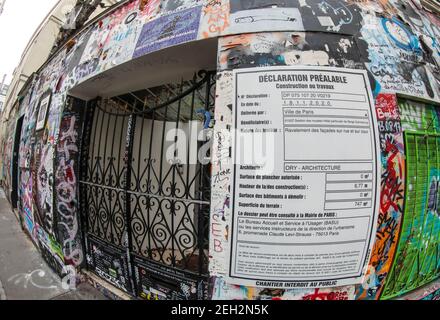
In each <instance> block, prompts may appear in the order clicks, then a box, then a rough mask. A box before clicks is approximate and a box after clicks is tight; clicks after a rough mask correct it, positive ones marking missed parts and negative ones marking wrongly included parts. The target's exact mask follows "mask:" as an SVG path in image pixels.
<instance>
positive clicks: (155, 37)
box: [133, 6, 202, 58]
mask: <svg viewBox="0 0 440 320" xmlns="http://www.w3.org/2000/svg"><path fill="white" fill-rule="evenodd" d="M201 12H202V6H197V7H194V8H190V9H187V10H182V11H178V12H176V13H173V14H170V15H166V16H162V17H160V18H157V19H155V20H153V21H151V22H149V23H147V24H145V25H144V27H143V29H142V31H141V35H140V37H139V40H138V42H137V44H136V49H135V51H134V54H133V58H137V57H140V56H143V55H145V54H147V53H150V52H154V51H158V50H160V49H163V48H166V47H171V46H175V45H178V44H181V43H185V42H189V41H192V40H196V39H197V34H198V31H199V23H200V17H201Z"/></svg>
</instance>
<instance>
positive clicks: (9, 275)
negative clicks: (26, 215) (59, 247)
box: [0, 189, 107, 300]
mask: <svg viewBox="0 0 440 320" xmlns="http://www.w3.org/2000/svg"><path fill="white" fill-rule="evenodd" d="M0 300H107V299H106V298H105V296H104V295H103V294H101V292H99V291H98V290H96V289H95V288H94V287H93V286H91V285H90V284H88V283H83V284H80V285H78V286H77V288H76V289H74V290H72V289H65V288H63V286H62V282H61V279H60V278H59V277H58V275H57V274H55V273H54V272H53V271H52V269H50V268H49V266H48V265H47V264H46V262H45V261H44V260H43V258H42V256H41V255H40V253H39V252H38V250H37V249H36V247H35V246H34V244H33V243H32V241H31V240H30V239H29V237H28V236H27V235H26V234H25V233H24V232H23V230H22V229H21V227H20V224H19V222H18V220H17V217H16V215H15V214H14V213H13V212H12V209H11V207H10V205H9V203H8V201H7V200H6V198H5V195H4V193H3V191H2V190H1V189H0Z"/></svg>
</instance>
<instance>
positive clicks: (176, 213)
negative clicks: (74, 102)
mask: <svg viewBox="0 0 440 320" xmlns="http://www.w3.org/2000/svg"><path fill="white" fill-rule="evenodd" d="M198 77H199V78H200V77H202V80H200V81H197V79H198ZM188 84H189V85H190V87H189V88H188V89H186V90H184V87H185V85H186V86H187V85H188ZM162 88H166V90H167V92H168V97H169V98H168V100H167V102H165V103H158V100H159V95H155V100H156V104H157V106H156V107H149V106H148V105H147V102H148V99H147V96H146V97H145V102H144V103H143V104H142V105H141V107H139V105H140V103H139V102H140V101H142V100H140V99H139V98H136V99H135V100H134V103H133V104H132V105H130V104H129V103H128V102H126V107H125V110H123V112H117V111H115V106H111V105H110V104H108V103H106V108H103V104H104V102H103V101H98V102H96V103H94V104H91V105H90V106H89V107H88V113H89V114H90V115H91V116H90V117H89V118H88V119H87V122H88V123H86V124H85V126H84V139H85V140H87V142H89V143H83V146H82V157H81V158H82V165H81V169H82V170H81V171H82V172H81V179H80V185H81V186H80V197H81V211H82V216H83V221H84V222H85V228H86V230H87V233H88V234H91V235H94V236H95V237H98V238H99V239H101V240H103V241H105V242H106V243H110V244H113V245H116V246H117V247H119V248H121V250H123V249H125V250H126V252H127V257H128V261H129V264H130V265H131V266H130V267H129V276H130V280H129V281H130V282H131V283H130V285H131V287H132V288H136V285H134V283H133V280H134V274H135V272H134V269H133V262H132V261H133V258H134V257H137V259H141V260H142V259H143V260H145V259H146V261H153V262H155V263H160V264H162V265H165V266H169V267H172V268H175V269H180V270H183V271H185V272H190V273H194V274H195V275H198V276H200V277H202V278H203V280H204V281H205V282H206V280H207V276H208V268H207V265H208V247H209V246H208V232H209V209H210V165H208V164H204V163H198V164H197V165H195V166H194V168H192V166H193V165H192V164H191V163H190V155H191V152H192V151H191V140H193V139H196V141H197V137H192V136H190V137H189V138H188V139H187V141H186V147H187V152H186V161H187V164H186V169H184V168H183V165H181V164H180V163H179V162H178V161H176V158H177V156H178V150H177V145H176V144H177V142H178V139H179V137H178V135H177V132H178V130H179V127H180V125H181V123H184V119H185V114H184V112H183V110H185V108H186V109H190V111H189V110H186V111H189V117H188V116H187V121H189V122H188V123H189V124H191V123H192V122H193V121H194V115H195V112H196V104H197V103H199V104H201V105H203V110H205V111H212V110H211V109H213V107H214V103H215V98H214V97H215V94H213V93H212V89H213V88H215V72H205V71H201V72H199V73H198V74H197V75H194V78H193V81H192V82H189V83H185V82H183V81H182V82H181V83H180V85H179V88H178V91H179V92H178V95H177V96H174V97H170V95H171V93H174V94H175V92H176V91H177V90H173V89H172V88H170V87H169V86H163V87H162ZM203 89H204V90H203ZM200 90H203V93H201V92H200ZM147 92H148V94H149V95H150V96H151V95H152V94H153V92H152V91H151V90H148V91H147ZM132 95H133V94H132ZM136 97H137V96H136ZM188 97H189V101H190V102H189V101H187V98H188ZM118 100H120V101H121V100H122V101H124V102H125V100H123V99H121V98H118ZM175 104H177V106H175V107H176V108H173V105H175ZM109 109H110V110H109ZM130 109H131V110H130ZM119 110H121V109H119ZM127 111H130V112H127ZM160 111H162V112H160ZM173 113H174V114H173ZM187 113H188V112H187ZM173 116H175V117H173ZM105 118H107V121H106V122H107V128H106V129H105V126H104V122H105ZM174 118H175V119H174ZM120 119H122V124H119V122H120ZM127 119H128V120H127ZM169 121H175V129H174V130H175V131H176V134H175V136H174V146H175V150H174V159H173V160H172V161H171V163H170V164H169V168H167V167H166V166H165V162H164V151H165V135H166V133H167V131H171V130H167V123H169ZM149 122H150V123H151V129H150V132H149V137H148V138H149V140H150V141H149V142H148V150H147V151H148V152H147V153H148V155H147V157H145V158H143V156H145V145H144V144H145V141H144V133H147V131H146V130H148V128H147V129H146V128H145V127H146V124H147V125H148V123H149ZM111 124H113V126H114V127H113V129H112V131H113V132H111V131H110V130H111V129H110V125H111ZM156 124H158V125H159V127H160V125H161V124H162V132H161V134H160V133H159V132H156V131H157V128H156V130H155V125H156ZM118 126H121V130H120V134H119V133H118V136H119V137H117V132H116V131H117V128H118ZM98 129H99V130H98ZM98 131H99V133H98ZM124 134H126V139H125V145H124V147H123V146H122V144H123V143H122V142H123V137H124ZM190 134H191V132H190ZM103 135H105V136H103ZM109 135H111V136H109ZM98 137H99V138H98ZM109 138H110V139H111V141H112V142H111V147H109V146H108V143H109V141H108V139H109ZM118 138H119V145H118V143H117V140H115V139H118ZM137 138H138V139H139V141H138V144H136V141H135V140H136V139H137ZM158 138H159V139H160V140H158ZM97 139H98V140H97ZM103 139H105V142H104V146H103V149H104V150H102V142H103ZM155 141H156V142H157V141H160V160H159V161H160V162H159V168H157V167H158V164H157V162H158V161H157V157H158V154H157V152H153V149H154V146H153V145H154V142H155ZM89 144H90V146H89ZM115 144H116V145H115ZM197 144H198V145H197V150H196V151H197V152H198V151H199V149H200V147H201V145H202V144H203V141H202V142H197ZM122 148H124V161H121V155H122V154H121V152H122ZM115 149H116V150H118V151H119V153H118V156H119V159H117V158H116V157H115V151H116V150H115ZM102 151H103V152H104V153H103V154H102ZM108 151H110V156H108ZM142 158H143V159H142ZM115 161H118V164H117V166H116V165H115ZM121 166H122V168H121ZM142 166H144V168H142ZM116 167H117V168H116ZM181 171H182V172H181ZM185 171H186V174H185ZM145 176H146V181H145V180H144V179H145ZM107 200H108V201H107ZM122 211H125V212H122ZM111 220H114V221H113V222H112V221H111ZM124 220H125V221H124Z"/></svg>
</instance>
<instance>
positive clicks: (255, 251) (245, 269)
mask: <svg viewBox="0 0 440 320" xmlns="http://www.w3.org/2000/svg"><path fill="white" fill-rule="evenodd" d="M234 85H235V89H234V90H235V94H234V97H235V98H236V100H235V101H234V106H233V124H234V125H233V128H234V129H235V133H234V135H233V136H234V137H233V139H232V141H233V147H232V159H233V161H234V172H233V174H232V176H233V181H232V201H231V206H232V229H231V241H230V251H229V260H230V261H229V264H228V265H229V272H228V282H230V283H232V284H239V285H246V286H253V287H265V288H284V289H286V288H325V287H335V286H345V285H352V284H358V283H361V282H362V280H363V277H364V274H365V271H366V268H367V266H368V262H369V259H370V255H371V250H372V247H373V243H374V239H375V236H376V221H377V216H378V212H379V195H380V170H381V161H380V141H379V135H378V126H377V121H376V116H375V113H376V111H375V105H374V101H373V98H372V94H371V89H370V86H369V80H368V74H367V72H366V71H364V70H349V69H341V68H325V67H320V68H316V67H277V68H253V69H246V70H235V71H234ZM239 150H240V151H239Z"/></svg>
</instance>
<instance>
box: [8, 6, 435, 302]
mask: <svg viewBox="0 0 440 320" xmlns="http://www.w3.org/2000/svg"><path fill="white" fill-rule="evenodd" d="M422 10H423V9H421V8H420V7H418V4H417V1H401V0H381V1H356V0H347V1H343V0H322V1H312V0H288V1H268V0H231V1H229V0H215V1H212V0H179V1H177V0H163V1H160V0H155V1H148V2H147V3H145V1H141V0H133V1H127V3H125V4H123V5H122V6H119V7H118V8H117V9H116V10H114V11H112V12H110V13H109V14H108V15H106V16H105V17H102V18H101V19H100V20H99V21H98V22H97V23H96V24H94V25H91V26H88V27H87V28H86V29H85V30H82V31H81V33H80V34H78V35H77V36H76V37H75V39H74V41H73V46H69V47H65V48H64V49H62V50H61V51H59V52H58V53H57V54H56V55H55V56H53V57H52V58H51V60H50V61H49V62H48V63H47V64H46V65H45V66H44V67H43V68H42V69H40V70H39V71H38V73H37V75H36V77H35V79H34V81H33V82H32V84H31V86H30V88H29V89H28V91H27V94H26V96H25V98H24V99H23V101H22V103H21V113H22V114H24V115H25V118H24V123H23V130H22V132H21V141H20V156H19V195H20V197H19V198H20V199H21V201H20V206H19V209H20V214H21V215H22V217H23V221H24V224H25V227H26V229H27V230H28V232H29V234H30V235H31V236H32V237H33V239H34V241H35V242H37V243H38V244H39V246H40V247H41V248H42V251H43V252H44V255H45V257H46V258H47V260H49V261H50V263H51V265H52V266H53V267H54V269H56V270H57V271H58V273H59V274H66V273H67V272H68V271H67V270H68V269H66V265H71V266H73V267H78V266H80V265H81V264H82V263H83V260H84V253H83V252H82V250H83V249H82V245H81V236H80V225H81V224H80V217H79V216H78V210H77V205H78V199H77V196H78V192H77V186H78V177H79V168H78V163H79V160H78V159H79V150H80V137H81V132H82V131H81V130H82V122H83V119H82V116H81V110H82V107H81V106H78V105H72V103H71V102H70V101H69V98H68V94H69V91H70V90H71V89H72V88H74V87H75V86H77V85H78V84H80V83H82V82H84V81H85V80H87V79H90V78H93V77H95V76H98V75H99V74H101V73H103V72H105V71H106V70H109V69H111V68H114V67H116V66H118V65H121V64H123V63H126V62H129V61H131V60H132V59H137V58H141V57H142V56H145V55H148V54H150V53H152V52H156V51H159V50H166V48H168V47H172V46H176V45H180V44H183V43H188V42H192V41H203V40H204V39H208V38H217V37H218V66H217V67H218V76H217V77H218V81H217V97H216V110H215V120H216V125H215V128H214V145H213V152H212V158H213V159H212V160H213V161H212V200H211V221H210V272H211V283H212V285H213V290H212V292H211V294H212V297H213V298H214V299H227V298H229V299H304V300H315V299H326V300H336V299H379V298H380V297H381V296H382V298H393V297H395V296H397V295H399V294H402V293H406V292H408V291H410V290H413V289H415V288H417V287H419V286H421V285H424V284H426V283H427V282H429V281H430V280H433V279H435V278H437V277H438V274H437V273H436V272H434V270H438V266H437V265H436V264H435V263H434V262H435V259H437V264H438V257H436V256H434V252H435V250H436V248H438V241H437V240H436V239H434V238H435V234H438V232H439V231H438V230H439V225H438V222H437V220H438V219H437V218H438V212H437V206H436V200H435V199H437V198H436V195H437V190H438V188H437V180H438V175H439V174H438V172H437V167H436V166H435V165H434V164H433V165H432V166H431V167H429V168H424V169H423V170H425V171H426V172H428V171H429V174H428V176H427V179H428V180H429V186H428V185H426V184H420V183H419V182H417V183H416V185H414V184H413V183H412V180H411V179H412V176H411V175H414V172H413V171H410V169H411V168H408V166H407V163H406V162H405V155H406V154H407V155H408V157H413V156H414V155H413V154H412V153H411V148H412V147H411V146H412V145H410V144H407V142H408V141H409V140H407V142H405V140H404V137H405V132H406V131H408V132H409V131H427V132H430V133H434V134H435V133H437V132H438V130H440V129H439V128H440V122H439V119H438V115H437V114H438V108H436V107H435V106H436V105H438V103H439V102H440V86H439V83H440V82H439V80H440V69H439V67H440V45H439V35H440V20H439V19H438V17H437V16H436V15H434V14H430V13H426V12H424V11H422ZM303 65H308V66H318V67H319V66H326V67H335V68H347V69H359V70H366V71H367V73H368V76H369V82H370V86H371V89H372V91H373V94H374V97H375V99H376V101H375V104H376V116H377V121H378V125H379V132H380V148H381V166H382V172H381V195H380V206H379V207H380V210H379V219H378V221H377V234H376V239H375V244H374V246H373V250H372V257H371V260H370V264H369V267H370V268H369V270H368V273H367V277H366V279H365V282H364V284H362V285H356V286H347V287H342V288H333V289H315V288H313V289H289V290H278V289H277V290H275V289H271V290H270V289H266V288H252V287H243V286H233V285H230V284H227V283H226V282H225V279H224V275H225V274H226V269H225V268H226V265H227V256H226V254H227V253H226V252H227V250H228V246H229V239H230V227H231V226H230V222H229V221H230V219H231V211H232V208H231V205H230V203H231V175H232V172H233V167H232V164H231V158H230V152H229V148H230V138H231V137H230V129H231V124H232V105H233V101H232V99H233V89H232V86H233V78H232V76H233V73H232V71H233V70H235V69H244V68H252V67H271V66H303ZM398 97H405V98H406V99H408V102H401V103H398ZM412 100H421V101H424V102H423V103H422V102H420V103H415V102H414V103H413V102H411V101H412ZM402 101H403V100H402ZM13 118H14V117H11V119H10V120H9V121H10V122H9V123H8V130H7V131H6V132H7V134H6V135H5V136H3V137H1V140H0V141H1V142H0V143H1V144H2V150H3V151H2V152H3V156H2V160H3V161H2V168H1V172H2V180H3V181H4V187H5V189H10V188H11V170H12V169H11V168H12V166H11V161H12V160H11V159H12V158H11V157H12V148H13V141H14V126H15V121H16V117H15V118H14V119H13ZM433 141H434V142H433ZM435 141H436V140H435V139H434V140H432V141H431V142H428V144H429V143H434V144H435V145H436V144H437V142H435ZM414 145H415V144H414ZM406 148H407V149H408V148H409V149H408V151H409V153H406V151H405V150H406ZM431 149H433V146H431ZM431 149H430V150H431ZM424 156H425V157H428V156H429V155H428V154H424ZM416 163H418V162H417V161H416ZM407 169H408V171H406V170H407ZM428 169H429V170H428ZM406 172H408V176H407V174H406ZM411 188H415V189H416V190H420V192H421V194H422V198H423V199H425V203H426V205H425V207H426V210H425V209H423V210H422V208H418V209H417V210H415V211H410V210H409V209H408V208H407V207H405V206H408V203H410V201H411V199H410V198H409V197H410V195H411V192H413V190H412V189H411ZM425 207H424V208H425ZM400 230H402V231H401V232H400ZM414 239H416V240H414ZM423 246H427V248H429V250H427V252H426V254H424V255H423V257H422V260H423V261H424V262H423V264H422V265H421V266H420V267H419V268H418V266H415V265H414V264H415V262H414V260H415V257H417V256H418V252H419V251H421V250H422V248H423ZM436 246H437V247H436ZM402 266H404V267H405V268H402ZM420 268H421V269H422V270H425V271H426V272H425V271H423V274H424V275H425V274H426V276H423V277H421V278H419V277H418V275H417V274H415V272H416V270H419V269H420ZM436 268H437V269H436ZM397 271H399V272H400V273H399V272H397ZM397 273H399V274H397ZM408 283H412V284H415V285H414V286H409V285H408Z"/></svg>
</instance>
